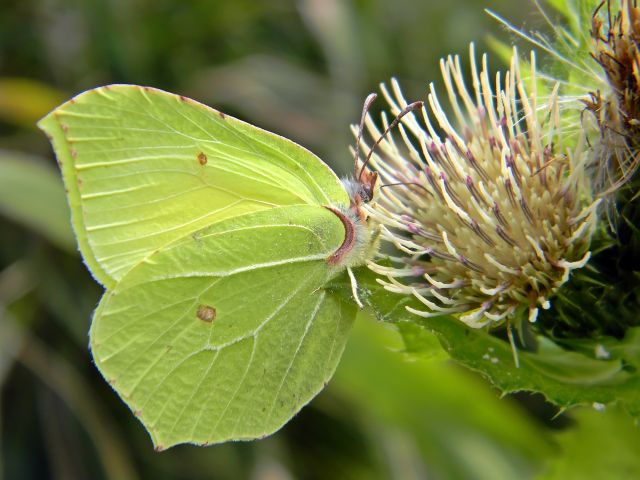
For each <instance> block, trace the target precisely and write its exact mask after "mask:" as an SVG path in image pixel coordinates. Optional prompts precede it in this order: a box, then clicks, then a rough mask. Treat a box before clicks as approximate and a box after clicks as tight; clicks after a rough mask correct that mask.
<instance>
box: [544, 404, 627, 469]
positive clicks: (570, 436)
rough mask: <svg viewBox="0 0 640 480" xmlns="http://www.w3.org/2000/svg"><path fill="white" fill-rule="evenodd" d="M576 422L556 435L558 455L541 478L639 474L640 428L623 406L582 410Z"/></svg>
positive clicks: (577, 412) (576, 415)
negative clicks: (600, 409) (621, 407)
mask: <svg viewBox="0 0 640 480" xmlns="http://www.w3.org/2000/svg"><path fill="white" fill-rule="evenodd" d="M574 416H575V418H576V420H577V421H576V424H575V425H574V426H573V427H572V428H570V429H568V430H566V431H563V432H560V433H558V434H557V435H556V437H557V442H558V450H559V453H560V454H559V455H558V456H557V457H556V458H555V459H554V460H552V461H551V462H549V464H548V465H547V468H546V470H545V472H544V473H543V474H542V475H540V476H538V477H536V478H537V479H538V480H582V479H585V478H606V479H611V480H626V479H630V478H638V476H639V475H640V455H638V445H640V430H638V427H637V426H636V425H633V422H632V421H631V419H630V418H629V416H628V415H626V414H625V413H624V412H621V411H620V409H615V408H612V409H607V410H606V411H596V410H587V409H585V410H579V411H576V412H575V413H574Z"/></svg>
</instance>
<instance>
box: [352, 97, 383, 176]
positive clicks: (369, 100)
mask: <svg viewBox="0 0 640 480" xmlns="http://www.w3.org/2000/svg"><path fill="white" fill-rule="evenodd" d="M376 98H378V95H377V94H375V93H370V94H369V95H368V96H367V98H366V99H365V101H364V106H363V107H362V116H361V117H360V126H359V127H358V135H357V136H356V158H355V162H354V170H353V174H354V175H355V176H358V163H359V162H360V141H361V140H362V132H363V131H364V121H365V119H366V118H367V113H369V109H370V108H371V105H372V104H373V102H374V101H375V100H376Z"/></svg>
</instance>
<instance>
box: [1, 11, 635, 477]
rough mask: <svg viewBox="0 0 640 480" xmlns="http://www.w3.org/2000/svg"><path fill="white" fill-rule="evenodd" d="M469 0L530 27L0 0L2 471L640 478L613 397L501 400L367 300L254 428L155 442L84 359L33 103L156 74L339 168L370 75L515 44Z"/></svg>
mask: <svg viewBox="0 0 640 480" xmlns="http://www.w3.org/2000/svg"><path fill="white" fill-rule="evenodd" d="M483 7H488V8H491V9H493V10H495V11H497V12H499V13H500V14H502V15H503V16H505V17H506V18H509V19H510V20H512V21H513V22H514V23H515V24H517V25H521V24H526V25H527V26H529V27H535V26H538V25H541V24H542V21H541V17H540V15H539V14H537V13H536V10H535V5H534V4H533V2H530V3H529V2H511V1H508V0H503V1H498V0H494V1H487V2H484V3H481V2H477V1H475V0H448V1H447V2H441V1H435V0H434V1H417V0H416V1H412V0H394V1H386V0H350V1H348V0H342V1H340V0H300V1H297V2H295V1H286V0H270V1H257V0H256V1H252V0H194V1H179V0H156V1H150V0H86V1H83V0H23V1H17V0H16V1H11V0H2V1H1V2H0V393H1V395H0V413H1V415H0V478H6V479H14V478H15V479H22V478H25V479H31V478H33V479H46V478H55V479H74V478H79V479H81V478H91V479H94V478H96V479H100V478H109V479H118V480H120V479H130V478H167V479H174V478H175V479H192V478H203V479H204V478H210V479H256V480H278V479H283V480H284V479H293V478H301V479H327V478H330V479H403V480H404V479H422V478H428V479H518V478H534V477H536V478H562V479H567V478H605V479H609V478H634V476H635V475H636V474H637V475H639V476H640V472H637V471H636V470H634V469H635V468H636V467H637V463H638V457H639V454H638V451H640V435H639V434H638V431H637V429H636V428H635V427H633V426H632V425H631V422H630V421H629V419H628V418H625V417H624V415H623V414H621V413H619V412H617V411H615V410H609V411H606V412H601V411H596V410H595V409H592V408H588V409H584V410H581V411H576V412H572V413H571V414H567V413H560V412H557V411H556V410H555V409H554V408H553V407H551V406H550V405H548V404H545V403H544V401H543V399H541V398H538V397H536V396H530V395H520V396H516V397H508V398H503V399H500V398H499V396H498V393H497V392H496V391H495V390H493V389H492V388H491V387H490V386H489V385H488V384H487V383H486V382H484V381H483V380H482V379H481V378H480V377H478V376H476V375H474V374H472V373H470V372H467V371H463V370H462V369H460V368H458V367H456V366H455V365H452V364H451V363H450V362H448V361H447V360H446V359H445V358H443V357H442V356H438V355H436V356H435V357H432V358H416V357H411V356H409V355H408V354H407V353H406V352H404V351H403V350H404V347H403V345H402V344H401V342H400V340H399V337H398V335H397V334H396V332H394V331H393V329H392V328H391V327H389V326H385V325H380V324H377V323H376V322H375V321H374V320H373V319H372V318H370V317H368V316H367V315H366V314H363V315H362V316H361V318H360V319H359V321H358V323H357V326H356V329H355V332H354V334H353V336H352V338H351V340H350V343H349V346H348V348H347V351H346V353H345V356H344V359H343V361H342V363H341V365H340V367H339V370H338V372H337V374H336V377H335V378H334V380H333V381H332V382H331V383H330V385H329V387H328V388H327V389H326V390H325V391H324V392H323V393H322V394H321V395H320V396H318V397H317V398H316V399H315V400H314V401H313V402H312V403H311V404H310V405H309V406H308V407H306V408H305V409H304V410H303V411H302V412H301V413H300V414H298V415H297V416H296V417H295V418H294V419H293V421H291V422H290V423H289V424H288V425H287V426H286V427H285V428H284V429H283V430H282V431H280V432H279V433H277V434H276V435H273V436H271V437H269V438H266V439H264V440H260V441H256V442H250V443H233V444H226V445H218V446H212V447H209V448H197V447H192V446H179V447H176V448H173V449H171V450H169V451H166V452H163V453H155V452H154V451H153V449H152V446H151V442H150V440H149V438H148V437H147V435H146V433H145V431H144V429H143V428H142V426H141V425H140V424H139V423H138V421H137V420H136V419H135V418H134V416H133V415H131V413H130V412H129V411H128V409H127V408H126V406H125V405H124V404H123V403H121V402H120V401H119V400H118V398H117V397H116V395H115V394H114V393H113V392H112V391H111V390H110V388H109V387H108V385H107V384H106V383H105V382H104V381H103V380H102V379H101V378H100V376H99V374H98V372H97V370H95V368H94V367H93V366H92V364H91V360H90V357H89V355H88V351H87V331H88V326H89V320H90V315H91V311H92V309H93V307H94V306H95V305H96V303H97V301H98V299H99V297H100V294H101V289H100V287H99V286H98V285H97V284H96V283H95V282H94V281H93V280H92V278H91V277H90V275H89V273H88V272H87V270H86V269H85V268H84V266H83V264H82V261H81V259H80V257H79V255H78V253H77V251H76V247H75V242H74V239H73V236H72V234H71V231H70V227H69V218H68V211H67V206H66V200H65V199H64V192H63V188H62V184H61V181H60V178H59V176H58V173H57V170H56V168H55V161H54V159H53V157H52V154H51V152H50V148H49V144H48V142H47V140H46V138H45V137H44V135H42V134H41V133H40V132H39V131H38V130H37V129H36V128H35V125H34V124H35V122H36V121H37V120H38V119H39V118H40V117H42V116H43V115H44V114H45V113H47V112H48V111H49V110H51V109H52V108H54V107H55V106H57V105H58V104H59V103H61V102H62V101H64V100H66V99H67V98H69V97H70V96H72V95H75V94H77V93H79V92H81V91H83V90H86V89H89V88H92V87H96V86H99V85H104V84H108V83H117V82H121V83H135V84H143V85H150V86H154V87H158V88H162V89H165V90H169V91H172V92H175V93H179V94H182V95H186V96H189V97H192V98H195V99H197V100H199V101H202V102H204V103H207V104H210V105H212V106H214V107H216V108H218V109H221V110H223V111H225V112H227V113H229V114H233V115H235V116H238V117H240V118H242V119H245V120H247V121H249V122H251V123H253V124H256V125H259V126H261V127H264V128H266V129H269V130H272V131H275V132H277V133H280V134H282V135H284V136H286V137H289V138H291V139H293V140H295V141H297V142H299V143H301V144H302V145H304V146H306V147H307V148H310V149H311V150H313V151H314V152H315V153H317V154H318V155H320V156H321V157H322V158H323V159H324V160H325V161H326V162H327V163H329V164H331V165H332V166H333V167H334V169H335V170H336V171H337V172H338V173H341V174H342V173H345V172H347V171H348V170H349V168H350V167H351V165H352V159H351V158H350V155H349V153H348V149H347V148H348V145H349V144H350V143H351V142H352V138H351V134H350V132H349V124H350V123H353V122H355V121H357V120H358V118H359V115H360V110H361V104H362V101H363V99H364V98H365V96H366V94H367V93H369V92H371V91H375V90H377V84H378V83H379V82H380V81H386V80H388V79H389V77H391V76H396V77H398V79H400V80H401V83H402V85H403V86H404V89H405V93H406V96H407V97H408V98H409V99H420V98H424V97H425V95H426V88H427V85H428V83H429V82H431V81H434V82H435V83H436V85H437V84H439V80H438V79H439V73H438V60H439V58H440V57H442V56H444V55H447V54H449V53H461V54H462V55H463V58H464V57H465V56H466V52H467V48H468V43H469V42H470V41H475V42H476V43H477V44H478V46H479V49H481V50H484V49H485V46H486V39H487V36H488V35H489V34H490V33H492V34H494V35H496V36H498V37H501V38H502V39H507V37H506V36H505V34H504V33H503V32H501V29H500V28H499V27H498V25H497V24H496V22H494V21H493V20H491V19H490V18H489V17H488V16H487V15H486V14H485V13H484V11H483ZM495 65H496V66H497V67H499V66H500V65H499V63H497V62H495ZM381 103H382V102H381V101H379V102H378V104H377V105H376V107H375V108H376V109H379V108H381V106H382V105H381ZM634 446H635V447H634Z"/></svg>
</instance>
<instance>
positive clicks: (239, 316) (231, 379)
mask: <svg viewBox="0 0 640 480" xmlns="http://www.w3.org/2000/svg"><path fill="white" fill-rule="evenodd" d="M343 234H344V232H343V228H342V226H341V224H340V222H339V221H338V222H337V218H336V216H335V215H334V214H332V213H331V212H330V211H329V210H327V209H324V208H322V207H317V206H293V207H279V208H274V209H272V210H269V211H260V212H255V213H252V214H249V215H245V216H241V217H237V218H232V219H228V220H225V221H222V222H218V223H216V224H215V225H213V226H211V227H207V228H204V229H202V230H199V231H198V232H196V233H195V234H193V235H189V236H188V237H185V238H182V239H180V240H178V241H176V242H174V243H173V244H171V245H170V246H167V247H166V248H164V249H162V250H160V251H158V252H156V253H154V254H152V255H150V256H149V257H148V258H147V259H146V260H145V261H144V262H141V263H140V264H138V265H136V266H135V267H134V268H132V269H131V270H130V272H129V273H127V274H126V275H125V276H124V277H123V278H122V280H121V281H120V282H119V283H118V285H117V286H116V287H115V288H114V289H113V290H110V291H108V292H107V293H106V294H105V295H104V297H103V299H102V301H101V302H100V305H99V307H98V309H97V311H96V313H95V316H94V319H93V323H92V328H91V345H92V350H93V355H94V359H95V362H96V364H97V365H98V367H99V369H100V370H101V372H102V374H103V375H104V376H105V378H106V379H107V380H108V381H109V382H110V383H111V384H112V385H113V387H114V388H115V389H116V390H117V391H118V392H119V394H120V395H121V396H122V398H123V399H124V400H125V402H126V403H127V404H128V405H129V407H130V408H131V410H132V411H134V413H135V414H136V415H137V416H138V417H139V419H140V420H141V421H142V422H143V423H144V425H145V426H146V427H147V429H148V431H149V433H150V435H151V437H152V439H153V442H154V444H155V445H156V447H157V448H160V449H162V448H168V447H170V446H172V445H175V444H178V443H184V442H193V443H198V444H208V443H215V442H221V441H226V440H238V439H250V438H257V437H262V436H265V435H268V434H270V433H273V432H274V431H276V430H277V429H279V428H280V427H281V426H282V425H283V424H284V423H285V422H286V421H287V420H289V419H290V418H291V417H292V416H293V415H294V414H295V413H296V412H297V411H298V410H299V409H300V408H302V406H304V405H305V404H306V403H308V402H309V400H311V398H313V396H315V395H316V394H317V393H318V392H319V391H320V389H321V388H322V387H323V386H324V385H325V384H326V382H327V381H328V380H329V378H330V377H331V375H332V374H333V372H334V370H335V368H336V365H337V362H338V360H339V358H340V356H341V354H342V351H343V349H344V345H345V341H346V338H347V333H348V331H349V329H350V327H351V325H352V323H353V320H354V318H355V314H356V311H355V308H354V306H353V305H349V304H345V303H343V302H341V301H340V300H339V298H338V297H337V296H336V295H332V294H331V293H330V292H329V291H327V290H325V289H324V288H323V286H324V285H325V284H326V283H327V281H328V280H329V278H330V276H331V272H330V271H329V270H328V269H327V264H326V258H327V257H328V256H329V255H330V254H331V253H332V252H333V251H335V249H336V248H338V247H339V245H340V243H341V242H342V239H343Z"/></svg>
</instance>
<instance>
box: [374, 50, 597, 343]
mask: <svg viewBox="0 0 640 480" xmlns="http://www.w3.org/2000/svg"><path fill="white" fill-rule="evenodd" d="M470 56H471V84H472V86H473V89H472V90H471V91H470V90H468V88H467V86H466V84H465V79H464V78H463V73H462V67H461V64H460V60H459V58H458V57H457V56H455V57H451V56H449V57H448V58H447V59H446V60H441V64H440V65H441V70H442V75H443V79H444V83H445V86H446V91H447V95H448V101H449V107H450V110H451V111H452V112H453V116H452V118H450V117H449V116H447V114H446V113H445V109H444V108H443V107H442V105H441V103H440V100H439V98H438V96H437V94H436V91H435V88H434V86H433V84H431V85H430V93H429V95H428V105H429V112H428V111H427V108H426V106H425V107H423V108H422V109H421V111H420V112H412V113H409V114H408V115H406V116H404V117H403V118H402V120H401V123H400V125H399V128H398V131H399V136H400V137H401V138H400V140H398V139H397V137H398V135H397V134H396V137H394V136H393V135H392V134H389V135H388V136H386V137H385V138H384V139H382V140H381V141H380V143H379V147H378V148H377V149H376V150H375V151H374V152H373V153H372V154H371V161H370V162H371V165H372V166H373V168H375V169H376V170H377V171H378V172H379V174H380V177H381V180H382V183H383V188H382V189H381V192H380V196H379V201H378V202H377V203H375V204H372V205H371V206H369V207H367V208H368V213H369V215H370V216H371V217H372V218H373V219H375V220H376V221H377V222H379V223H380V225H381V230H382V240H383V241H384V242H386V243H387V245H388V246H390V248H391V249H392V250H394V252H393V253H392V254H391V255H390V256H388V257H386V258H388V260H386V261H385V260H382V259H377V260H376V261H372V262H370V263H369V267H370V268H371V269H372V270H373V271H374V272H376V273H377V274H379V275H380V276H381V277H382V278H379V279H378V281H379V282H380V283H381V284H382V285H384V287H385V288H386V289H387V290H390V291H393V292H397V293H402V294H409V295H413V296H415V297H416V298H417V299H418V300H419V301H420V302H421V303H422V305H423V306H424V308H420V309H417V308H411V307H407V309H408V310H410V311H411V312H412V313H415V314H416V315H419V316H422V317H435V316H441V315H454V316H455V317H457V318H458V319H459V320H460V321H462V322H464V323H465V324H467V325H468V326H470V327H473V328H481V327H485V326H495V325H500V324H502V323H504V322H505V321H506V322H509V321H510V320H511V319H514V318H518V317H520V316H521V317H522V318H528V319H529V321H531V322H535V320H536V318H537V315H538V311H539V308H543V309H547V308H549V307H550V300H551V298H552V297H553V295H554V293H555V292H557V290H558V289H559V288H560V286H561V285H563V284H564V283H565V282H567V280H568V279H569V276H570V273H571V271H572V270H574V269H577V268H581V267H583V266H585V264H586V263H587V261H588V260H589V257H590V252H589V243H590V237H591V235H592V233H593V231H594V228H595V223H596V220H597V206H598V203H599V201H598V200H594V199H593V196H592V195H591V192H590V188H589V184H588V180H587V176H586V175H585V174H584V168H585V163H586V158H587V147H586V143H585V140H584V138H580V139H579V140H578V142H577V143H576V144H575V145H572V146H571V147H565V146H564V145H563V139H562V131H561V123H560V113H559V103H558V87H557V86H555V87H554V88H552V89H551V90H550V92H551V93H550V95H549V96H548V97H547V98H545V99H544V101H541V98H539V97H538V93H537V82H538V80H539V79H538V78H537V77H536V69H535V56H534V55H533V54H532V56H531V66H530V67H531V68H530V70H531V73H530V78H529V79H528V82H525V79H523V76H522V75H521V71H520V67H519V59H518V55H517V52H516V50H514V53H513V56H512V59H511V65H510V69H509V70H508V71H507V72H506V73H505V74H504V77H503V76H502V75H501V74H500V73H498V74H497V75H496V77H495V83H493V82H492V79H491V77H490V73H489V69H488V66H487V58H486V55H485V56H483V57H482V70H481V71H480V72H478V67H477V64H476V60H475V56H474V48H473V44H472V45H471V47H470ZM525 83H527V84H528V85H526V84H525ZM494 86H495V91H494V90H493V88H494ZM382 92H383V94H384V96H385V97H386V100H387V102H388V104H389V106H390V111H391V114H393V115H397V114H398V113H399V112H400V111H402V109H403V108H404V107H405V106H406V105H407V102H406V101H405V99H404V97H403V94H402V92H401V90H400V88H399V85H398V83H397V82H396V81H395V80H393V81H392V85H391V90H389V89H387V88H386V87H385V86H384V85H382ZM382 123H383V125H384V126H385V127H386V126H387V125H388V121H387V117H386V115H385V114H384V113H383V115H382ZM454 124H455V125H456V126H454ZM366 126H367V129H368V133H369V135H370V136H371V137H372V138H380V131H379V129H378V127H377V126H376V123H375V121H374V120H373V118H372V117H371V116H370V115H368V117H367V120H366ZM362 145H363V146H362V148H363V150H364V152H365V153H367V154H368V153H369V151H370V150H371V147H370V144H369V143H368V142H366V141H365V142H363V144H362ZM389 261H390V264H389ZM508 331H509V333H510V332H511V330H510V329H509V330H508Z"/></svg>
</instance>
